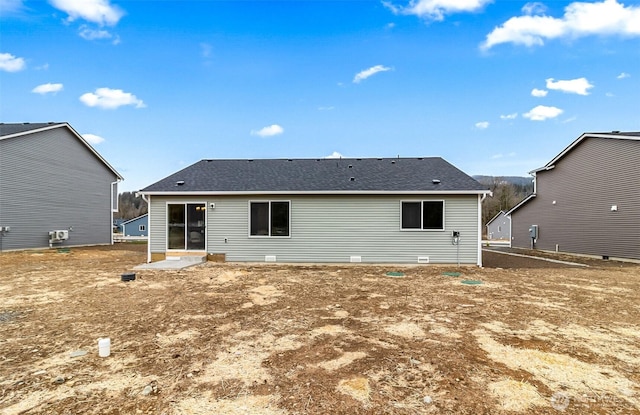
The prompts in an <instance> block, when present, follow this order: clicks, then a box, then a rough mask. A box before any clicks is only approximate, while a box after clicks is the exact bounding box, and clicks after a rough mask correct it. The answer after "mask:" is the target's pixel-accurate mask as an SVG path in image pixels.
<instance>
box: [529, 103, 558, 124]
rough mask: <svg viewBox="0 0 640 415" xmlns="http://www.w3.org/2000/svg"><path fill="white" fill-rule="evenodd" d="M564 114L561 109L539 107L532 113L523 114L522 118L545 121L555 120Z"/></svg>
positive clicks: (532, 110)
mask: <svg viewBox="0 0 640 415" xmlns="http://www.w3.org/2000/svg"><path fill="white" fill-rule="evenodd" d="M562 113H563V111H562V110H561V109H560V108H556V107H547V106H545V105H538V106H537V107H535V108H533V109H531V111H529V112H527V113H524V114H522V116H523V117H525V118H528V119H530V120H531V121H544V120H546V119H548V118H555V117H557V116H558V115H560V114H562Z"/></svg>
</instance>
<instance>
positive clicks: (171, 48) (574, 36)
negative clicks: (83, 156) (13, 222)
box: [0, 0, 640, 191]
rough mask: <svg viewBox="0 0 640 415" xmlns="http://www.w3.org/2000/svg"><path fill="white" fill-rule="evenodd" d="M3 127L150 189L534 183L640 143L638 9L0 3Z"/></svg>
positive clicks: (427, 1) (593, 4) (422, 0)
mask: <svg viewBox="0 0 640 415" xmlns="http://www.w3.org/2000/svg"><path fill="white" fill-rule="evenodd" d="M0 13H1V14H0V19H1V26H0V121H2V122H47V121H67V122H69V123H70V124H71V125H72V126H73V127H74V128H75V129H76V130H77V131H78V132H79V133H80V134H82V135H83V136H84V137H85V138H86V139H87V140H88V141H89V142H91V143H92V145H93V146H94V147H95V148H96V150H97V151H98V152H99V153H100V154H101V155H102V156H104V157H105V158H106V159H107V160H108V161H109V163H110V164H111V165H113V166H114V167H115V168H116V170H118V171H119V172H120V173H121V174H122V175H123V176H124V177H125V181H124V182H123V183H122V184H121V186H120V189H121V190H130V191H133V190H138V189H140V188H143V187H145V186H147V185H149V184H151V183H153V182H155V181H157V180H159V179H161V178H163V177H165V176H167V175H169V174H171V173H173V172H175V171H177V170H180V169H181V168H183V167H186V166H187V165H190V164H192V163H194V162H196V161H198V160H200V159H203V158H318V157H331V156H340V155H342V156H344V157H396V156H398V155H399V156H401V157H414V156H415V157H417V156H441V157H443V158H445V159H446V160H447V161H449V162H451V163H453V164H454V165H456V166H457V167H459V168H460V169H462V170H463V171H464V172H466V173H468V174H470V175H474V174H486V175H496V176H507V175H517V176H526V175H527V173H528V172H529V171H531V170H533V169H535V168H538V167H540V166H542V165H544V164H545V163H546V162H548V161H549V160H550V159H551V158H553V157H554V156H555V155H556V154H558V153H559V152H560V151H561V150H562V149H563V148H564V147H566V146H567V145H568V144H569V143H571V141H573V140H574V139H575V138H577V137H578V136H580V134H582V133H583V132H587V131H588V132H594V131H611V130H621V131H639V130H640V109H639V108H640V105H639V97H640V1H626V2H622V1H617V0H604V1H579V2H565V1H544V2H520V1H500V0H496V1H489V0H414V1H406V0H397V1H391V0H390V1H385V2H381V1H368V0H361V1H357V0H351V1H348V0H345V1H340V0H336V1H311V0H310V1H303V0H299V1H296V0H288V1H279V2H274V1H205V0H200V1H167V0H165V1H153V0H145V1H115V0H114V1H110V0H49V1H43V0H41V1H30V0H0Z"/></svg>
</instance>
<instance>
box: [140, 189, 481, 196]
mask: <svg viewBox="0 0 640 415" xmlns="http://www.w3.org/2000/svg"><path fill="white" fill-rule="evenodd" d="M138 193H139V194H143V195H146V196H256V195H424V194H432V195H484V194H489V193H490V191H489V190H405V191H401V190H317V191H314V190H305V191H299V190H298V191H291V190H260V191H246V192H243V191H148V192H145V191H144V190H140V191H138Z"/></svg>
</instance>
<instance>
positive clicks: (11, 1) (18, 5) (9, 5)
mask: <svg viewBox="0 0 640 415" xmlns="http://www.w3.org/2000/svg"><path fill="white" fill-rule="evenodd" d="M23 8H24V7H23V5H22V0H0V10H2V14H3V15H6V14H9V13H16V12H20V11H22V9H23Z"/></svg>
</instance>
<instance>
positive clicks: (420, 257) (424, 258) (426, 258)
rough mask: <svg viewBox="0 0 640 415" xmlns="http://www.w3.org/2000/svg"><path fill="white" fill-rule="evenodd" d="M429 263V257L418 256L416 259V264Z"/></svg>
mask: <svg viewBox="0 0 640 415" xmlns="http://www.w3.org/2000/svg"><path fill="white" fill-rule="evenodd" d="M428 263H429V257H428V256H419V257H418V264H428Z"/></svg>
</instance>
